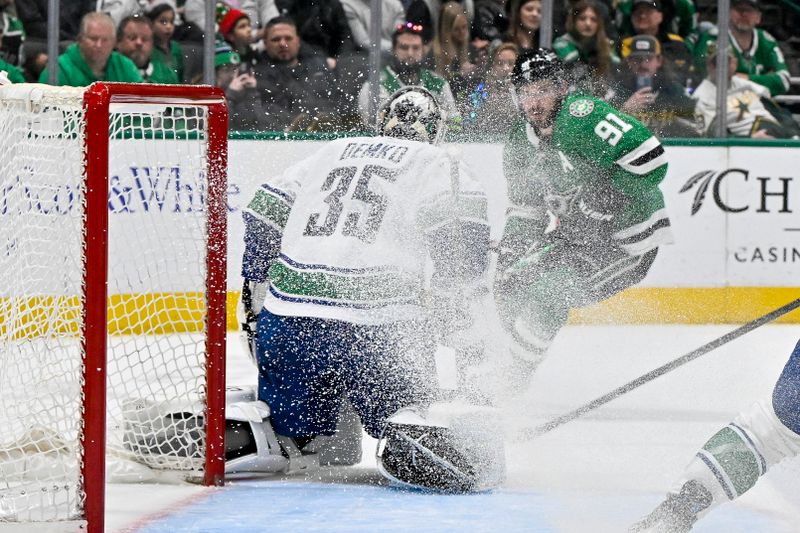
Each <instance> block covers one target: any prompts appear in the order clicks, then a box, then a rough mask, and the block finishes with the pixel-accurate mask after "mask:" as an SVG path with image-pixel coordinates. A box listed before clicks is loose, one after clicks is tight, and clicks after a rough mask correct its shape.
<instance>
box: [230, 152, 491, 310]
mask: <svg viewBox="0 0 800 533" xmlns="http://www.w3.org/2000/svg"><path fill="white" fill-rule="evenodd" d="M453 165H456V166H458V163H457V162H455V161H451V159H450V158H449V157H448V156H447V154H446V152H445V151H444V150H443V149H441V148H437V147H435V146H433V145H430V144H426V143H421V142H415V141H408V140H403V139H397V138H393V137H359V138H343V139H337V140H335V141H332V142H330V143H328V144H327V145H325V147H323V148H322V149H321V150H319V152H317V153H316V154H314V155H312V156H311V157H309V158H307V159H305V160H303V161H301V162H300V163H298V164H296V165H294V166H292V167H290V168H289V169H288V170H286V172H285V173H284V174H283V175H282V176H281V177H280V178H279V179H277V180H275V181H273V182H271V183H268V184H265V185H263V186H262V187H260V188H259V190H258V191H257V192H256V195H255V197H254V198H253V199H252V201H251V202H250V203H249V205H248V206H247V208H246V210H245V212H244V218H245V223H246V227H247V229H246V235H245V248H246V249H245V256H244V262H243V276H244V277H245V279H247V280H251V281H255V282H259V283H263V282H266V281H267V280H269V290H268V293H267V296H266V300H265V302H264V306H265V307H266V308H267V309H268V310H269V311H270V312H272V313H274V314H278V315H285V316H313V317H319V318H330V319H338V320H345V321H349V322H354V323H362V324H377V323H384V322H390V321H395V320H408V319H413V318H419V317H420V315H421V313H423V311H424V309H423V307H424V299H425V298H424V295H425V265H426V262H427V260H428V258H430V259H431V260H432V262H433V268H434V272H433V278H432V279H433V283H434V284H435V285H437V286H438V287H439V288H444V289H447V288H448V287H450V286H453V285H458V284H459V283H463V282H467V281H470V280H471V279H473V278H475V277H477V276H480V275H481V274H483V272H484V271H485V268H486V265H487V256H488V236H489V226H488V222H487V213H486V210H487V205H486V197H485V195H484V193H483V192H482V191H481V189H480V188H479V186H478V184H477V183H476V182H474V181H473V180H471V179H469V178H467V177H466V173H465V171H464V169H463V168H453Z"/></svg>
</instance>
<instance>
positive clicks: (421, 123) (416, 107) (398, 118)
mask: <svg viewBox="0 0 800 533" xmlns="http://www.w3.org/2000/svg"><path fill="white" fill-rule="evenodd" d="M378 132H379V133H380V134H381V135H386V136H387V137H398V138H400V139H410V140H414V141H420V142H427V143H431V144H438V143H439V141H440V140H441V139H442V137H443V136H444V132H445V117H444V113H442V110H441V108H440V107H439V103H438V102H437V101H436V98H435V97H434V96H433V94H431V92H430V91H428V90H427V89H425V88H424V87H417V86H408V87H403V88H402V89H400V90H399V91H397V92H395V93H394V94H393V95H391V96H390V97H389V98H388V99H387V100H386V102H385V103H384V104H383V105H382V106H381V109H380V111H379V112H378Z"/></svg>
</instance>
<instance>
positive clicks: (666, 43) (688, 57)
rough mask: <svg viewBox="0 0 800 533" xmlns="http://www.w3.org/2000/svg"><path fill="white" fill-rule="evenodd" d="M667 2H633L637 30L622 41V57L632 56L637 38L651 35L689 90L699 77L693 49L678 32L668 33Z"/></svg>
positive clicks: (643, 0) (632, 19) (632, 11)
mask: <svg viewBox="0 0 800 533" xmlns="http://www.w3.org/2000/svg"><path fill="white" fill-rule="evenodd" d="M662 2H663V0H632V4H631V23H632V25H633V31H632V32H631V33H630V34H628V37H625V38H623V39H622V41H621V42H620V56H623V57H624V56H626V55H628V54H630V46H631V42H632V40H633V35H651V36H653V37H655V38H656V39H658V42H659V44H660V45H661V55H662V57H663V60H664V61H665V62H666V63H668V65H669V69H670V70H671V71H672V73H673V74H674V75H675V77H676V79H678V80H680V82H681V83H682V84H683V85H684V86H686V87H694V86H695V85H696V83H697V81H699V80H697V77H698V76H697V74H696V73H695V70H694V63H693V60H692V53H691V49H690V48H689V46H688V44H687V42H686V41H685V40H684V39H683V38H682V37H681V36H680V35H678V34H677V33H673V32H670V31H667V30H666V29H665V25H664V19H665V15H664V7H663V5H664V4H662Z"/></svg>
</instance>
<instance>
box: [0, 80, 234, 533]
mask: <svg viewBox="0 0 800 533" xmlns="http://www.w3.org/2000/svg"><path fill="white" fill-rule="evenodd" d="M84 98H85V90H84V89H68V88H51V87H42V86H32V85H28V86H10V87H2V88H0V236H1V237H0V246H2V249H0V276H1V277H2V278H3V279H2V282H0V522H2V521H20V522H25V521H41V520H72V519H80V518H82V517H83V516H84V504H85V500H86V497H87V496H86V488H85V486H84V485H85V484H84V481H85V480H84V477H85V476H84V470H83V467H84V459H85V457H86V451H85V448H84V447H83V442H82V441H83V440H84V439H86V429H87V427H89V425H90V424H93V423H94V422H92V416H93V414H92V413H87V408H86V407H85V400H86V395H91V394H101V393H102V391H99V392H98V391H94V390H92V389H90V388H89V389H87V388H86V382H87V379H86V378H85V376H86V375H87V374H86V372H88V373H89V375H91V373H92V372H95V371H100V368H97V369H95V368H84V364H85V362H86V361H87V354H86V353H84V343H83V341H84V340H85V338H86V333H85V331H86V330H87V327H86V326H88V325H89V324H88V322H89V321H91V320H93V319H92V318H85V317H86V316H89V317H91V314H89V315H87V314H86V313H85V311H86V309H85V307H86V306H91V305H92V303H91V301H89V300H87V296H86V294H87V287H88V286H89V285H91V283H92V279H90V278H91V276H90V277H89V278H85V276H86V274H85V272H86V269H87V265H89V264H91V263H92V262H96V261H102V260H103V258H102V257H92V256H91V254H92V253H93V252H92V251H91V250H92V248H91V247H89V248H87V247H86V242H87V241H91V240H92V239H98V238H100V239H102V237H103V236H104V235H106V233H104V232H105V231H106V228H104V227H102V226H103V224H102V223H101V224H99V225H98V224H97V221H98V220H100V221H102V220H103V217H102V216H100V217H92V216H89V215H90V214H89V213H88V212H87V209H92V207H91V202H88V201H87V191H90V190H93V189H95V188H97V187H104V184H102V183H95V182H92V180H91V179H88V178H87V176H89V175H91V173H90V172H88V169H89V167H90V166H91V165H92V164H94V163H93V161H95V160H96V155H97V154H96V153H94V151H95V150H100V151H103V152H105V147H102V146H95V144H94V143H93V141H92V140H91V139H92V137H91V132H92V131H94V130H93V129H92V128H93V127H94V128H96V127H97V124H91V121H88V122H87V114H86V112H85V111H84ZM109 99H110V107H109V113H108V114H107V117H108V127H109V131H108V139H109V146H108V150H107V153H108V169H107V171H108V174H107V179H108V181H107V184H108V201H107V206H103V207H105V208H107V213H108V216H107V238H108V266H107V272H108V286H107V295H108V296H107V301H106V311H107V323H106V324H105V327H106V328H107V337H106V347H107V379H106V383H107V386H106V391H105V393H106V397H107V402H106V406H107V413H106V425H107V433H106V441H107V449H106V454H108V455H113V456H114V457H122V458H124V459H127V460H134V461H136V462H137V463H141V464H143V465H146V466H147V467H149V468H152V469H169V470H180V471H183V472H185V473H187V475H190V476H201V475H202V473H203V469H204V466H205V460H206V456H207V450H206V432H205V431H206V430H205V427H204V417H203V415H204V411H205V409H206V402H207V400H208V394H207V391H206V387H207V379H208V375H207V374H208V368H209V365H211V366H212V367H213V365H221V364H222V363H221V362H220V361H212V360H210V357H211V355H210V354H209V353H207V352H208V350H207V339H208V331H207V324H209V322H208V320H209V316H208V305H207V299H206V296H207V290H208V288H207V285H208V283H209V271H208V264H209V261H208V258H209V250H219V249H220V248H222V249H224V238H223V241H222V242H215V241H214V239H215V238H218V236H219V234H220V232H214V231H209V216H208V213H209V209H208V208H207V205H208V195H209V183H208V176H209V157H208V153H209V149H208V146H209V138H210V135H209V111H208V106H207V105H204V103H203V102H200V103H195V102H194V101H193V100H191V99H186V101H180V100H179V99H164V98H161V99H159V98H144V97H138V98H137V97H132V96H130V95H127V96H126V97H125V98H121V99H120V100H121V103H115V100H114V99H113V98H109ZM165 102H167V103H165ZM100 131H103V129H102V125H101V128H100ZM87 136H88V138H89V142H88V143H87V141H86V139H87ZM221 137H222V139H223V142H224V132H223V133H222V135H221ZM98 145H102V143H98ZM100 160H101V161H102V160H103V159H102V157H101V158H100ZM102 170H105V169H102ZM102 174H105V173H104V172H103V173H102ZM87 206H88V207H87ZM93 221H94V222H93ZM93 224H94V226H93ZM221 234H222V235H223V236H224V230H223V232H221ZM84 239H86V241H85V240H84ZM85 250H89V252H88V254H90V255H88V256H87V253H86V252H85ZM96 255H102V254H96ZM98 264H102V263H98ZM223 270H224V267H223ZM87 302H88V303H87ZM214 313H216V314H217V315H219V311H218V310H214ZM210 318H211V320H212V321H213V323H215V324H219V323H220V321H221V323H222V324H223V327H224V317H220V316H214V317H210ZM220 353H221V352H220ZM214 357H217V355H214ZM95 416H96V414H95ZM101 420H102V418H101ZM89 445H90V444H87V446H89Z"/></svg>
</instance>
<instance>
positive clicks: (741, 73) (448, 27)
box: [0, 0, 800, 138]
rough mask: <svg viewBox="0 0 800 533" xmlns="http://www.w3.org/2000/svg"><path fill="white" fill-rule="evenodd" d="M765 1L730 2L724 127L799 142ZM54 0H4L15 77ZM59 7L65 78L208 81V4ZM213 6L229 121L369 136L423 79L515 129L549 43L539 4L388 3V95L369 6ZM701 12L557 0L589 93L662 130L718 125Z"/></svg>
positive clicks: (445, 98)
mask: <svg viewBox="0 0 800 533" xmlns="http://www.w3.org/2000/svg"><path fill="white" fill-rule="evenodd" d="M697 1H701V0H697ZM766 1H767V0H731V9H730V21H729V26H730V31H729V35H728V39H729V42H730V46H729V47H728V50H729V57H728V59H729V61H728V76H729V79H730V82H729V91H728V102H727V105H728V109H727V118H728V131H729V135H731V136H742V137H760V138H775V137H778V138H793V137H797V136H798V135H800V127H798V123H797V122H796V120H795V119H794V117H793V115H792V113H791V112H790V111H789V110H788V109H787V108H785V107H782V106H781V105H780V104H779V103H777V102H776V101H775V97H776V96H779V95H783V94H786V93H787V92H789V91H790V90H791V87H790V68H789V66H787V61H786V60H785V57H784V49H785V48H787V41H786V40H785V39H784V40H783V42H780V41H779V40H778V39H776V37H775V36H773V34H772V33H770V31H768V30H767V29H765V28H764V27H762V26H763V25H762V22H763V20H764V16H763V15H764V11H765V8H766V7H770V9H771V6H772V4H762V2H766ZM47 4H48V2H47V0H16V1H14V0H0V71H5V72H6V77H7V78H8V80H10V82H12V83H19V82H25V81H28V82H37V81H38V82H42V83H45V82H47V81H48V79H49V73H48V71H47V59H48V58H47ZM60 6H61V7H60V28H59V36H58V38H59V45H60V50H61V53H60V55H59V57H58V61H57V63H58V73H57V75H56V77H55V79H56V80H57V83H58V84H59V85H73V86H82V85H88V84H90V83H92V82H94V81H99V80H105V81H124V82H149V83H198V82H200V81H202V64H203V61H202V50H203V46H202V40H203V29H204V28H205V23H206V21H205V1H204V0H70V1H62V2H61V4H60ZM767 11H768V12H771V11H769V10H767ZM215 15H216V20H215V28H216V43H217V44H216V50H215V58H214V65H215V69H216V84H217V85H218V86H220V87H223V88H224V89H225V91H226V95H227V97H228V100H229V106H230V127H231V129H232V130H256V131H364V130H369V129H370V128H371V126H372V125H373V122H374V118H373V116H372V110H374V109H376V107H377V106H376V102H373V101H371V100H370V98H371V97H372V96H373V95H374V94H377V95H378V99H382V98H385V97H386V96H388V95H389V94H391V93H392V92H394V91H396V90H397V89H399V88H401V87H403V86H405V85H412V84H413V85H423V86H424V87H426V88H427V89H429V90H430V91H431V92H432V93H433V94H434V95H436V96H437V98H439V100H440V102H441V104H442V105H443V107H444V108H445V109H446V110H447V111H448V117H449V122H450V126H451V130H454V131H456V132H461V133H463V134H465V135H469V134H476V135H482V134H503V133H505V132H506V131H507V128H508V127H509V125H510V124H511V120H510V119H511V117H512V115H513V114H514V113H516V109H515V106H514V103H513V98H512V97H511V89H510V84H509V75H510V72H511V68H512V66H513V65H514V61H515V59H516V57H517V55H518V54H519V53H520V52H521V51H523V50H525V49H529V48H536V47H538V46H539V40H540V36H539V31H540V27H541V24H542V4H541V0H461V1H441V0H383V2H382V18H381V28H380V31H379V32H378V33H379V35H380V42H379V46H380V50H381V54H382V56H383V57H382V61H381V65H382V67H381V70H380V75H379V79H380V87H378V88H377V90H371V88H370V87H369V83H368V79H369V71H368V68H369V67H368V65H369V61H368V55H369V49H370V46H371V43H370V24H371V14H370V0H227V1H224V2H223V1H217V2H216V9H215ZM795 17H796V14H795ZM698 18H699V17H698V6H696V5H695V4H694V1H693V0H615V1H613V2H612V1H611V0H555V1H554V3H553V19H552V22H553V24H552V28H553V44H552V48H553V49H554V50H555V52H556V53H557V54H558V55H559V56H560V57H561V58H562V59H563V60H564V61H566V62H567V63H568V64H569V65H570V66H571V69H572V73H573V75H574V77H573V79H574V80H575V84H576V85H577V86H578V87H579V88H580V89H581V90H584V91H588V92H591V93H593V94H594V95H595V96H598V97H600V98H603V99H605V100H607V101H609V102H611V103H612V104H613V105H615V106H617V107H619V108H620V109H622V110H623V111H624V112H626V113H629V114H631V115H634V116H636V117H637V118H639V119H640V120H641V121H643V122H644V123H645V124H647V125H648V126H649V127H650V128H651V129H653V130H654V131H655V132H657V133H658V134H659V135H661V136H673V137H693V136H707V135H713V134H714V131H715V128H714V127H713V125H714V123H715V120H716V113H717V109H716V100H715V94H716V88H715V85H714V82H715V79H716V78H715V76H716V74H715V71H716V68H715V67H716V60H715V58H716V42H717V39H718V37H719V36H718V32H717V28H716V27H715V26H714V24H713V23H712V22H713V21H708V20H707V21H703V22H701V23H698ZM773 18H774V17H773ZM789 19H791V17H789ZM792 20H797V19H796V18H795V19H792ZM778 35H779V36H781V37H785V36H783V35H781V34H780V32H778ZM790 66H792V67H794V66H795V64H794V63H792V62H790Z"/></svg>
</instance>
